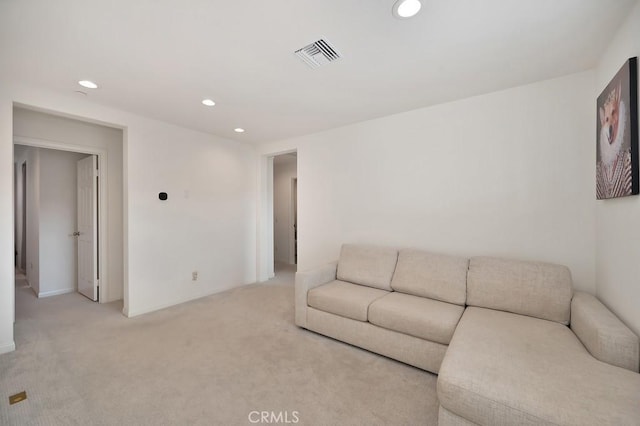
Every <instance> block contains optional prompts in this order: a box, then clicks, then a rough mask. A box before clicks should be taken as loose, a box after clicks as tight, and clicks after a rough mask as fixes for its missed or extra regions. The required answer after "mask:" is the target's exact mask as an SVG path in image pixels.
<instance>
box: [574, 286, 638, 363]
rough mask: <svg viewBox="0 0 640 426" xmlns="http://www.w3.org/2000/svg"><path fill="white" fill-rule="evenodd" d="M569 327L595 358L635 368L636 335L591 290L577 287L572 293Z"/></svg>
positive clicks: (636, 354)
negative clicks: (577, 289)
mask: <svg viewBox="0 0 640 426" xmlns="http://www.w3.org/2000/svg"><path fill="white" fill-rule="evenodd" d="M571 329H572V330H573V332H574V333H575V334H576V336H578V339H580V341H581V342H582V344H583V345H584V346H585V347H586V348H587V350H588V351H589V352H590V353H591V355H593V356H594V357H595V358H596V359H599V360H600V361H603V362H606V363H608V364H612V365H616V366H618V367H622V368H626V369H627V370H631V371H635V372H638V369H639V368H640V342H639V340H638V336H636V335H635V334H634V333H633V332H632V331H631V330H630V329H629V328H628V327H627V326H626V325H624V324H623V323H622V321H620V320H619V319H618V317H616V316H615V315H614V314H613V313H612V312H611V311H610V310H609V309H607V307H606V306H604V305H603V304H602V303H601V302H600V301H599V300H598V299H596V298H595V297H594V296H592V295H591V294H589V293H584V292H580V291H577V292H576V293H575V294H574V296H573V300H572V301H571Z"/></svg>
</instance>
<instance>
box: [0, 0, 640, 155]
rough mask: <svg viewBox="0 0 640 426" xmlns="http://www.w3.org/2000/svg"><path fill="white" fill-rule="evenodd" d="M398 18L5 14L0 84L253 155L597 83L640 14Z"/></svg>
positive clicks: (452, 8)
mask: <svg viewBox="0 0 640 426" xmlns="http://www.w3.org/2000/svg"><path fill="white" fill-rule="evenodd" d="M393 3H394V0H332V1H331V0H315V1H312V0H268V1H267V0H249V1H240V0H226V1H222V0H188V1H177V0H109V1H104V0H55V1H51V0H0V52H1V53H0V77H1V78H2V79H3V80H4V81H20V82H23V83H26V84H30V85H34V86H38V87H46V88H48V89H51V90H55V91H60V92H63V93H68V94H72V93H73V91H75V90H78V89H80V87H79V86H78V85H77V84H76V82H77V80H80V79H90V80H94V81H96V82H97V83H98V84H100V88H99V89H98V90H95V91H90V93H89V95H88V97H89V99H90V100H91V101H93V102H97V103H100V104H105V105H110V106H113V107H116V108H120V109H124V110H128V111H131V112H135V113H138V114H141V115H146V116H149V117H153V118H157V119H160V120H164V121H168V122H172V123H176V124H179V125H182V126H186V127H189V128H193V129H197V130H201V131H204V132H208V133H212V134H216V135H220V136H223V137H226V138H230V139H235V140H239V141H247V142H250V143H254V144H257V143H264V142H269V141H273V140H279V139H284V138H288V137H293V136H298V135H302V134H307V133H313V132H316V131H320V130H324V129H328V128H333V127H337V126H341V125H345V124H349V123H353V122H357V121H362V120H367V119H371V118H375V117H380V116H385V115H389V114H394V113H398V112H402V111H407V110H411V109H414V108H418V107H423V106H427V105H433V104H437V103H442V102H446V101H450V100H454V99H460V98H465V97H469V96H473V95H477V94H481V93H487V92H491V91H495V90H499V89H503V88H508V87H513V86H517V85H521V84H526V83H529V82H534V81H539V80H543V79H547V78H552V77H557V76H561V75H565V74H569V73H573V72H578V71H581V70H586V69H589V68H592V67H593V66H594V65H595V63H596V61H597V59H598V57H599V55H600V54H601V53H602V51H603V49H604V47H605V46H606V45H607V43H608V42H609V41H610V40H611V38H612V36H613V35H614V34H615V31H616V27H617V25H618V24H619V23H620V22H621V21H622V20H623V19H624V17H625V14H626V13H627V12H628V11H629V10H630V9H631V8H632V7H633V5H634V4H635V0H517V1H515V0H423V1H422V3H423V7H422V11H421V12H420V14H419V15H418V16H416V17H415V18H413V19H408V20H398V19H395V18H393V17H392V15H391V7H392V5H393ZM320 37H325V38H326V39H328V40H329V41H331V43H332V44H333V45H334V46H335V47H336V48H337V49H338V50H339V51H340V53H341V54H342V55H343V58H342V59H340V60H339V61H337V62H333V63H331V64H328V65H326V66H324V67H321V68H318V69H311V68H309V67H308V66H307V65H305V64H304V63H303V62H302V61H301V60H300V59H299V58H297V57H296V56H295V55H294V54H293V52H294V51H295V50H296V49H298V48H301V47H303V46H305V45H307V44H309V43H311V42H313V41H316V40H317V39H318V38H320ZM77 96H82V95H77ZM208 97H210V98H212V99H213V100H215V101H216V102H217V105H216V106H215V107H213V108H207V107H205V106H203V105H202V104H201V103H200V101H201V100H202V99H204V98H208ZM235 127H244V128H245V129H246V130H247V131H246V133H244V134H236V133H234V132H233V129H234V128H235Z"/></svg>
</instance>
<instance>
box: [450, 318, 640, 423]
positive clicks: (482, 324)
mask: <svg viewBox="0 0 640 426" xmlns="http://www.w3.org/2000/svg"><path fill="white" fill-rule="evenodd" d="M638 395H640V375H639V374H636V373H633V372H631V371H629V370H625V369H623V368H619V367H615V366H612V365H610V364H605V363H603V362H601V361H598V360H596V359H595V358H593V357H592V356H591V355H590V354H589V353H588V352H587V350H586V349H585V348H584V346H583V345H582V344H581V343H580V341H579V340H578V339H577V337H576V336H575V335H574V334H573V333H572V332H571V330H570V329H569V328H568V327H566V326H564V325H562V324H560V323H557V322H553V321H547V320H541V319H537V318H532V317H528V316H523V315H518V314H513V313H508V312H502V311H495V310H491V309H484V308H475V307H468V308H467V309H466V310H465V312H464V314H463V315H462V318H461V320H460V323H459V324H458V327H457V328H456V332H455V335H454V336H453V338H452V339H451V342H450V344H449V348H448V349H447V355H446V357H445V359H444V361H443V363H442V366H441V368H440V375H439V377H438V399H439V401H440V404H441V405H442V406H443V407H444V408H445V409H447V410H449V411H450V412H452V413H454V414H456V415H458V416H460V417H463V418H464V419H467V420H469V421H471V422H474V423H477V424H482V425H488V424H503V425H507V424H518V425H534V424H535V425H539V424H545V425H546V424H555V425H565V424H572V425H621V424H638V421H639V419H640V404H638Z"/></svg>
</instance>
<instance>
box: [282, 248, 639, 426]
mask: <svg viewBox="0 0 640 426" xmlns="http://www.w3.org/2000/svg"><path fill="white" fill-rule="evenodd" d="M295 322H296V324H297V325H298V326H300V327H303V328H306V329H308V330H312V331H315V332H318V333H320V334H323V335H326V336H329V337H332V338H335V339H338V340H342V341H344V342H347V343H350V344H353V345H356V346H360V347H362V348H364V349H367V350H370V351H373V352H376V353H379V354H381V355H385V356H387V357H390V358H394V359H397V360H399V361H402V362H405V363H407V364H410V365H413V366H415V367H418V368H421V369H424V370H428V371H431V372H433V373H436V374H438V385H437V387H438V389H437V392H438V399H439V402H440V408H439V410H440V411H439V424H440V425H441V426H446V425H475V424H478V425H514V424H518V425H539V424H545V425H547V424H548V425H608V424H610V425H640V374H638V370H639V368H640V344H639V340H638V337H637V336H636V335H635V334H633V332H631V330H629V329H628V328H627V327H626V326H625V325H624V324H623V323H622V322H621V321H620V320H619V319H618V318H617V317H615V315H614V314H613V313H611V312H610V311H609V310H608V309H607V308H606V307H605V306H604V305H603V304H602V303H600V302H599V301H598V300H597V299H596V298H595V297H593V296H592V295H590V294H588V293H583V292H574V291H573V288H572V280H571V273H570V271H569V269H568V268H566V267H564V266H560V265H554V264H549V263H541V262H527V261H519V260H511V259H499V258H491V257H475V258H471V259H467V258H462V257H455V256H447V255H440V254H434V253H430V252H426V251H421V250H414V249H403V250H400V251H398V250H395V249H392V248H384V247H373V246H364V245H350V244H345V245H344V246H343V247H342V250H341V253H340V258H339V260H338V262H337V263H332V264H329V265H326V266H324V267H321V268H318V269H314V270H312V271H306V272H298V273H297V274H296V283H295Z"/></svg>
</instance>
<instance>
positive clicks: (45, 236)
mask: <svg viewBox="0 0 640 426" xmlns="http://www.w3.org/2000/svg"><path fill="white" fill-rule="evenodd" d="M36 149H37V148H36ZM38 150H39V152H40V213H39V218H40V288H39V293H38V297H45V296H54V295H57V294H62V293H70V292H73V291H75V290H76V288H77V270H78V266H77V265H78V262H77V256H78V255H77V247H76V241H75V237H74V236H73V232H75V231H76V230H77V208H78V207H77V183H76V180H77V178H76V176H77V162H78V160H80V159H82V158H84V157H86V154H77V153H73V152H65V151H56V150H50V149H38Z"/></svg>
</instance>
